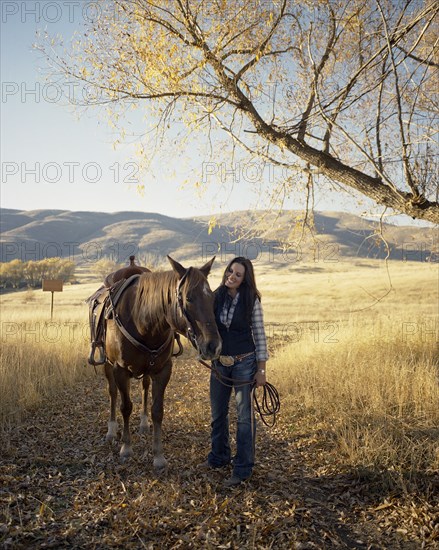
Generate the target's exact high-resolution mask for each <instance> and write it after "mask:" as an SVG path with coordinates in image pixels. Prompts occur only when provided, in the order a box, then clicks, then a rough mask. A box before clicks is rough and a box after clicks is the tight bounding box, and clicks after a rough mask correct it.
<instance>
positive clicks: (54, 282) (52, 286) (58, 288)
mask: <svg viewBox="0 0 439 550" xmlns="http://www.w3.org/2000/svg"><path fill="white" fill-rule="evenodd" d="M62 285H63V281H62V279H43V292H51V293H52V301H51V303H50V320H52V319H53V293H54V292H62Z"/></svg>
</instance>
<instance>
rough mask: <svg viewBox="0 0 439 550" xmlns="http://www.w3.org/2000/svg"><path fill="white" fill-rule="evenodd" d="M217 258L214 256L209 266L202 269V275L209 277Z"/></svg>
mask: <svg viewBox="0 0 439 550" xmlns="http://www.w3.org/2000/svg"><path fill="white" fill-rule="evenodd" d="M215 258H216V256H214V257H213V258H212V259H211V260H210V261H209V262H207V264H205V265H203V267H200V271H201V273H202V274H203V275H204V276H205V277H207V276H208V275H209V273H210V268H211V267H212V264H213V262H214V261H215Z"/></svg>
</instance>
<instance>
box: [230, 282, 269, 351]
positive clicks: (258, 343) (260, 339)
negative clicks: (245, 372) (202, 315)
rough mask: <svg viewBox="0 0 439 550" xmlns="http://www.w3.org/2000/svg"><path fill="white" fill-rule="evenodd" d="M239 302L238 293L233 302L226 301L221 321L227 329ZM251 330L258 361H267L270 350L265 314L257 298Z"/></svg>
mask: <svg viewBox="0 0 439 550" xmlns="http://www.w3.org/2000/svg"><path fill="white" fill-rule="evenodd" d="M238 300H239V292H237V293H236V296H235V297H234V298H233V300H231V299H230V298H229V299H227V298H226V300H225V301H224V306H223V309H222V310H221V313H220V319H221V323H223V325H225V326H226V327H227V328H229V327H230V324H231V322H232V319H233V314H234V313H235V308H236V304H237V303H238ZM251 328H252V333H253V341H254V343H255V351H256V361H267V359H268V350H267V337H266V336H265V328H264V314H263V311H262V305H261V302H260V301H259V300H258V299H257V298H256V300H255V305H254V306H253V312H252V321H251Z"/></svg>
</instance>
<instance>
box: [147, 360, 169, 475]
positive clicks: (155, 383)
mask: <svg viewBox="0 0 439 550" xmlns="http://www.w3.org/2000/svg"><path fill="white" fill-rule="evenodd" d="M171 370H172V361H171V360H170V359H169V360H168V361H167V362H166V363H165V366H164V367H163V369H162V370H161V371H160V372H159V373H157V374H155V375H154V376H153V377H152V407H151V418H152V425H153V441H152V452H153V457H154V459H153V465H154V470H155V471H156V472H157V473H162V472H165V471H166V468H167V466H168V461H167V460H166V458H165V457H164V455H163V446H162V420H163V398H164V395H165V389H166V386H167V385H168V382H169V379H170V377H171Z"/></svg>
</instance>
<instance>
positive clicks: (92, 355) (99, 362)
mask: <svg viewBox="0 0 439 550" xmlns="http://www.w3.org/2000/svg"><path fill="white" fill-rule="evenodd" d="M96 349H97V350H98V351H99V357H98V358H97V360H96V359H95V355H96ZM106 361H107V357H106V355H105V349H104V345H103V344H102V342H92V343H91V349H90V355H89V356H88V363H89V364H90V365H93V366H94V367H95V366H96V365H103V364H104V363H105V362H106Z"/></svg>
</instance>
